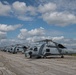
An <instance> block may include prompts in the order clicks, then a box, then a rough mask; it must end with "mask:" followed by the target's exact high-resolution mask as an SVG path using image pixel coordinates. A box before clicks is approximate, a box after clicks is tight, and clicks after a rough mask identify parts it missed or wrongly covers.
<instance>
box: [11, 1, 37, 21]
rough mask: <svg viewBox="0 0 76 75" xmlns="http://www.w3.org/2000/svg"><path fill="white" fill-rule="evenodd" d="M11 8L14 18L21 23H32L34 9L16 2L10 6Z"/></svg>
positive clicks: (34, 13) (23, 3)
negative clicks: (21, 21)
mask: <svg viewBox="0 0 76 75" xmlns="http://www.w3.org/2000/svg"><path fill="white" fill-rule="evenodd" d="M12 8H13V12H14V13H15V16H16V17H17V18H18V19H20V20H23V21H32V20H33V18H32V17H33V16H35V15H37V13H36V8H35V7H33V6H27V5H26V3H25V2H19V1H16V2H14V3H13V4H12Z"/></svg>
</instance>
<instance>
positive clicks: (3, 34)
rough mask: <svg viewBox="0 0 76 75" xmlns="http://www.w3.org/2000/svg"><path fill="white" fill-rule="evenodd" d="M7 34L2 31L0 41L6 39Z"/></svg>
mask: <svg viewBox="0 0 76 75" xmlns="http://www.w3.org/2000/svg"><path fill="white" fill-rule="evenodd" d="M6 35H7V33H6V32H1V31H0V40H1V39H5V38H6Z"/></svg>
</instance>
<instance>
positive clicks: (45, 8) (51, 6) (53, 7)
mask: <svg viewBox="0 0 76 75" xmlns="http://www.w3.org/2000/svg"><path fill="white" fill-rule="evenodd" d="M54 10H56V4H54V3H51V2H50V3H47V4H44V5H39V7H38V11H39V12H40V13H45V12H50V11H54Z"/></svg>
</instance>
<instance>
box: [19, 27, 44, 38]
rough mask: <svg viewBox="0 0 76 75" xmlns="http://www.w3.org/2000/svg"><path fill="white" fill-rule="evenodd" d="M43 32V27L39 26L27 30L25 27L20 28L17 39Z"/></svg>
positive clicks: (39, 34)
mask: <svg viewBox="0 0 76 75" xmlns="http://www.w3.org/2000/svg"><path fill="white" fill-rule="evenodd" d="M44 34H45V30H44V28H42V27H40V28H38V29H32V30H30V31H28V30H27V29H21V30H20V34H19V35H18V38H19V39H26V38H28V37H31V36H42V35H44Z"/></svg>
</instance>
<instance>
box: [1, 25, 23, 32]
mask: <svg viewBox="0 0 76 75" xmlns="http://www.w3.org/2000/svg"><path fill="white" fill-rule="evenodd" d="M21 26H22V25H21V24H18V25H6V24H0V31H4V32H7V31H13V30H15V29H17V28H20V27H21Z"/></svg>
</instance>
